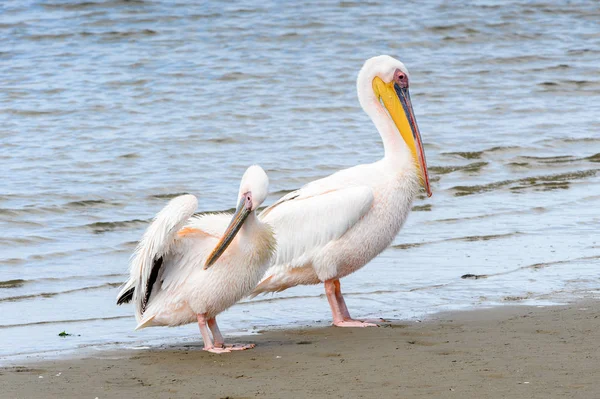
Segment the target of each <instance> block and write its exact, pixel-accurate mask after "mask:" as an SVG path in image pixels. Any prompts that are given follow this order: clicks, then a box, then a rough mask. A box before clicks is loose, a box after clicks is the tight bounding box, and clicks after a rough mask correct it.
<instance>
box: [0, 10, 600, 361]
mask: <svg viewBox="0 0 600 399" xmlns="http://www.w3.org/2000/svg"><path fill="white" fill-rule="evenodd" d="M563 3H564V4H563ZM0 10H1V11H0V34H1V38H2V46H1V47H0V81H1V82H2V90H1V91H0V122H1V123H0V140H1V141H0V144H1V146H0V163H1V164H0V165H1V168H2V182H3V184H2V188H1V190H0V231H1V232H0V251H1V252H0V315H2V317H1V318H0V362H2V361H10V359H15V358H16V357H15V356H17V357H23V356H24V355H27V354H39V353H40V352H44V353H49V352H48V351H57V350H58V351H62V350H70V349H76V348H81V347H88V346H92V347H93V348H102V347H106V345H118V346H121V345H125V346H139V345H146V344H148V343H150V344H157V343H162V342H171V341H173V340H176V341H181V340H197V339H199V334H198V333H197V327H196V326H194V325H189V326H184V327H180V328H175V329H168V328H153V329H146V330H143V331H139V332H133V331H132V329H133V327H134V326H135V320H134V318H133V316H132V309H131V308H130V307H117V306H115V304H114V301H115V295H116V293H117V290H118V288H117V287H118V286H119V285H120V283H121V282H122V281H123V280H124V279H125V278H126V274H125V273H126V269H127V262H128V258H129V256H130V254H131V252H132V250H133V248H134V246H135V243H136V240H137V239H139V237H140V236H141V234H142V232H143V229H144V228H145V226H146V225H147V222H148V220H149V219H150V218H151V217H152V216H153V215H154V214H155V213H156V212H157V211H158V210H159V209H160V208H161V207H162V206H164V205H165V203H166V201H167V200H168V199H169V198H172V197H173V196H176V195H178V194H180V193H193V194H196V195H198V196H199V199H200V211H214V210H223V209H228V208H231V207H232V206H233V205H234V202H235V198H234V197H235V194H236V192H237V185H238V182H239V179H240V177H241V175H242V173H243V171H244V169H245V168H246V167H247V166H248V165H250V164H252V163H260V164H261V165H262V166H263V167H264V168H265V169H266V170H267V172H268V174H269V176H270V179H271V189H272V194H271V196H270V197H269V198H268V200H267V202H268V203H271V202H273V201H274V200H275V199H276V198H278V197H279V196H281V195H282V194H283V193H285V192H288V191H289V190H292V189H295V188H297V187H299V186H300V185H302V184H303V183H306V182H308V181H310V180H313V179H315V178H319V177H323V176H326V175H328V174H331V173H332V172H334V171H336V170H339V169H341V168H345V167H349V166H352V165H355V164H358V163H365V162H371V161H374V160H377V159H378V158H380V157H381V156H382V154H383V152H382V147H381V142H380V138H379V136H378V134H377V132H376V130H375V128H374V126H373V125H372V123H371V122H370V121H369V119H368V117H367V116H366V115H365V114H364V113H363V112H362V110H361V109H360V107H359V105H358V101H357V99H356V93H355V78H356V75H357V72H358V70H359V68H360V67H361V65H362V63H363V62H364V60H365V59H367V58H369V57H371V56H373V55H378V54H381V53H387V54H390V55H394V56H396V57H398V58H400V59H401V60H402V61H404V63H405V64H406V65H407V66H408V68H409V70H410V71H411V80H412V86H411V96H412V100H413V105H414V106H415V112H416V116H417V119H418V122H419V126H420V128H421V132H422V135H423V140H424V142H425V148H426V152H427V158H428V163H429V165H430V172H431V176H432V188H433V191H434V196H433V197H432V198H431V199H425V198H424V197H421V198H419V199H418V200H417V201H416V203H415V208H414V209H413V213H412V214H411V216H410V218H409V220H408V222H407V223H406V225H405V227H404V229H403V230H402V232H401V233H400V235H399V236H398V237H397V239H396V241H395V242H394V245H393V246H392V247H391V248H390V249H388V250H387V251H386V252H384V253H383V254H382V255H381V256H380V257H378V258H377V259H375V260H373V261H372V262H371V263H370V264H369V265H368V266H367V267H365V268H364V269H362V270H360V271H359V272H357V273H355V274H353V275H351V276H349V277H347V278H346V279H345V280H344V281H343V288H344V290H345V292H347V293H348V299H347V300H348V303H349V306H350V308H351V310H352V311H353V313H354V314H355V315H356V316H361V317H369V316H383V317H388V318H404V319H411V318H418V317H421V316H423V315H424V314H426V313H430V312H435V311H438V310H443V309H456V308H466V307H470V306H476V305H490V304H499V303H505V302H511V303H514V302H523V301H528V302H531V301H533V302H534V303H544V304H545V303H550V302H555V301H558V300H562V299H565V298H567V299H568V298H573V297H580V296H588V295H596V293H597V289H598V284H599V283H600V278H599V277H600V276H599V273H598V266H599V265H600V261H599V257H600V243H599V242H598V238H597V237H598V236H597V234H598V223H599V221H600V216H599V212H598V209H600V173H599V172H600V119H599V118H598V115H600V75H599V74H598V60H599V59H600V25H599V24H598V21H600V3H598V2H595V1H570V2H553V1H539V2H535V1H528V2H510V1H506V2H505V1H502V2H500V1H478V2H474V4H472V5H470V6H460V7H457V6H456V5H455V4H454V3H453V2H450V1H432V0H430V1H419V2H416V1H415V2H410V1H409V2H403V3H402V4H401V5H397V6H395V5H393V4H391V3H390V2H379V1H372V2H366V3H364V2H352V1H343V2H328V3H327V4H326V5H325V4H323V2H321V1H314V2H313V1H300V2H295V3H294V4H287V3H283V2H281V3H279V2H270V1H261V2H250V1H241V2H234V3H231V4H220V3H217V2H214V3H212V4H203V5H194V2H189V3H187V2H178V3H177V2H174V1H124V0H110V1H100V0H94V1H85V2H83V1H75V0H73V1H64V0H63V1H61V0H49V1H39V0H30V1H21V0H19V1H16V0H8V1H4V2H3V3H2V5H0ZM464 274H474V275H484V276H482V278H478V279H461V276H462V275H464ZM322 292H323V289H322V287H321V286H314V287H297V288H294V289H290V290H288V291H286V292H284V293H281V294H276V295H274V296H267V297H259V298H257V299H255V300H252V301H246V302H243V303H241V304H239V305H237V306H235V307H233V308H232V309H230V310H229V311H227V312H226V313H225V314H223V315H222V317H221V325H222V329H223V330H225V331H227V332H235V331H237V332H242V331H253V330H254V329H259V328H264V327H269V328H272V326H286V325H298V324H314V323H315V322H317V321H321V323H326V321H327V320H329V317H330V315H329V308H328V306H327V303H326V300H325V298H324V297H323V296H322ZM63 330H65V331H66V332H68V333H71V334H73V335H72V336H69V337H65V338H61V337H59V336H58V333H59V332H61V331H63Z"/></svg>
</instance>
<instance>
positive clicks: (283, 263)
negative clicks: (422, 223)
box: [252, 55, 431, 327]
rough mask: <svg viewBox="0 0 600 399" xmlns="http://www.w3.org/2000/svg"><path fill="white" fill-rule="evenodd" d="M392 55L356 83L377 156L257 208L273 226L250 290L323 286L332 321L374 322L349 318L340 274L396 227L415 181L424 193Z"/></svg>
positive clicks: (418, 152)
mask: <svg viewBox="0 0 600 399" xmlns="http://www.w3.org/2000/svg"><path fill="white" fill-rule="evenodd" d="M409 82H410V77H409V74H408V70H407V69H406V67H405V66H404V64H403V63H401V62H400V61H398V60H396V59H394V58H392V57H390V56H387V55H381V56H378V57H373V58H371V59H369V60H367V61H366V62H365V64H364V66H363V67H362V69H361V70H360V72H359V74H358V79H357V82H356V88H357V91H358V99H359V101H360V105H361V106H362V108H363V110H364V111H365V112H366V113H367V115H369V116H370V117H371V120H372V121H373V123H374V124H375V127H376V128H377V130H378V131H379V134H380V135H381V139H382V141H383V147H384V150H385V155H384V157H383V159H381V160H379V161H377V162H375V163H371V164H367V165H358V166H355V167H352V168H349V169H345V170H342V171H339V172H337V173H335V174H333V175H331V176H329V177H326V178H323V179H320V180H316V181H313V182H310V183H308V184H307V185H305V186H304V187H302V188H301V189H299V190H296V191H294V192H291V193H289V194H287V195H286V196H284V197H283V198H281V199H280V200H279V201H277V202H275V203H274V204H273V205H271V206H270V207H268V208H267V209H265V210H264V211H263V212H262V214H261V216H260V217H261V220H263V221H264V222H266V223H268V224H270V225H271V226H273V228H274V230H275V237H276V239H277V252H276V257H275V263H274V265H273V266H271V267H270V268H269V270H268V271H267V273H266V274H265V277H264V278H263V280H262V281H261V283H260V284H259V285H258V286H257V287H256V289H255V290H254V291H253V293H252V296H255V295H258V294H260V293H264V292H277V291H283V290H285V289H287V288H290V287H293V286H296V285H301V284H318V283H320V282H323V283H324V284H325V293H326V295H327V299H328V301H329V306H330V307H331V313H332V315H333V324H334V325H336V326H340V327H366V326H375V324H372V323H365V322H362V321H359V320H353V319H352V318H351V317H350V314H349V312H348V309H347V307H346V304H345V302H344V298H343V296H342V292H341V290H340V278H342V277H344V276H347V275H349V274H350V273H352V272H355V271H356V270H358V269H360V268H361V267H363V266H364V265H365V264H367V263H368V262H369V261H370V260H371V259H373V258H374V257H375V256H377V255H378V254H379V253H380V252H382V251H383V250H384V249H385V248H386V247H388V246H389V245H390V243H391V242H392V240H393V239H394V237H396V234H397V233H398V232H399V231H400V228H401V227H402V225H403V223H404V221H405V220H406V217H407V215H408V213H409V211H410V209H411V204H412V202H413V200H414V198H415V196H416V195H417V193H418V191H419V186H420V184H422V185H423V186H424V188H425V190H426V192H427V195H428V196H431V188H430V186H429V177H428V174H427V164H426V162H425V154H424V152H423V145H422V143H421V136H420V133H419V128H418V127H417V122H416V120H415V116H414V113H413V109H412V104H411V100H410V95H409V92H408V87H409Z"/></svg>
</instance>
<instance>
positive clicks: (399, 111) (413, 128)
mask: <svg viewBox="0 0 600 399" xmlns="http://www.w3.org/2000/svg"><path fill="white" fill-rule="evenodd" d="M357 82H358V91H359V99H360V101H361V106H362V107H363V108H364V109H366V105H365V104H363V101H366V100H367V99H368V98H370V97H372V96H361V95H360V94H361V91H362V90H365V88H364V87H361V86H360V85H361V82H370V86H371V87H369V88H367V90H369V89H372V90H373V94H374V95H375V97H376V99H377V100H378V101H380V102H381V104H383V106H384V107H385V109H386V110H387V112H388V114H389V116H390V117H391V118H392V120H393V121H394V124H395V125H396V128H397V129H398V132H400V135H401V136H402V138H403V139H404V142H405V143H406V145H407V146H408V148H409V149H410V151H411V153H412V156H413V159H414V162H415V164H416V167H417V168H418V169H420V172H421V173H420V175H421V176H420V177H421V183H422V185H423V187H424V188H425V191H426V192H427V196H428V197H431V187H430V186H429V175H428V173H427V162H426V161H425V152H424V150H423V143H422V142H421V133H420V132H419V127H418V126H417V120H416V119H415V114H414V111H413V107H412V102H411V100H410V94H409V91H408V88H409V82H410V75H409V73H408V69H407V68H406V66H404V64H403V63H401V62H400V61H398V60H397V59H395V58H392V57H390V56H389V55H380V56H377V57H373V58H370V59H368V60H367V61H366V62H365V64H364V66H363V67H362V69H361V70H360V72H359V74H358V80H357Z"/></svg>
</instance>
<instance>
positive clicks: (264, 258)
mask: <svg viewBox="0 0 600 399" xmlns="http://www.w3.org/2000/svg"><path fill="white" fill-rule="evenodd" d="M268 187H269V179H268V177H267V175H266V173H265V172H264V171H263V170H262V169H261V168H260V166H256V165H255V166H251V167H250V168H248V169H247V170H246V172H245V173H244V176H243V177H242V181H241V184H240V189H239V192H238V197H237V199H238V202H237V208H236V211H235V213H234V214H233V215H226V214H212V215H202V216H198V217H192V215H193V214H194V212H195V211H196V208H197V206H198V201H197V199H196V197H195V196H193V195H182V196H179V197H176V198H174V199H172V200H171V201H170V202H169V203H168V204H167V205H166V206H165V207H164V208H163V209H162V210H161V211H160V212H159V213H158V214H157V215H156V218H155V219H154V221H153V222H152V223H151V224H150V226H149V227H148V229H147V230H146V232H145V233H144V236H143V237H142V240H141V241H140V243H139V244H138V246H137V249H136V251H135V253H134V255H133V258H132V261H131V266H130V278H129V280H128V282H127V283H126V284H125V285H124V286H123V288H122V289H121V292H120V293H119V295H118V296H117V304H119V305H120V304H122V303H126V302H129V301H131V300H133V302H134V303H135V315H136V319H137V321H138V326H137V328H136V329H140V328H144V327H151V326H178V325H182V324H188V323H193V322H196V321H197V322H198V326H199V327H200V333H201V334H202V339H203V340H204V350H206V351H209V352H213V353H225V352H231V351H232V350H243V349H249V348H252V347H254V345H253V344H249V345H225V342H224V340H223V336H222V335H221V332H220V331H219V327H218V326H217V321H216V319H215V317H216V316H217V315H218V314H219V313H221V312H222V311H224V310H225V309H227V308H229V307H231V306H232V305H233V304H235V303H236V302H237V301H239V300H240V299H242V298H243V297H245V296H247V295H248V294H249V293H250V292H251V291H252V289H253V288H255V287H256V284H257V283H258V282H259V281H260V279H261V277H262V276H263V275H264V273H265V271H266V270H267V268H268V266H269V264H270V263H271V259H272V257H273V254H274V250H275V238H274V233H273V230H272V229H271V227H269V225H267V224H265V223H264V222H262V221H260V220H259V219H258V217H257V216H256V208H258V207H259V206H260V205H261V204H262V202H263V201H264V199H265V198H266V196H267V193H268ZM209 329H210V331H211V332H212V337H213V339H214V342H213V340H211V337H210V335H209V331H208V330H209Z"/></svg>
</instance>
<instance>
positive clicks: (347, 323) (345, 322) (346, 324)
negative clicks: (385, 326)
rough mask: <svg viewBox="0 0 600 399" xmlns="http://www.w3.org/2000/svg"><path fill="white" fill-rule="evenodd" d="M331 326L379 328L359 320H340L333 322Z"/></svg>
mask: <svg viewBox="0 0 600 399" xmlns="http://www.w3.org/2000/svg"><path fill="white" fill-rule="evenodd" d="M333 325H334V326H336V327H379V326H378V325H377V324H375V323H367V322H365V321H361V320H342V321H337V322H336V321H334V322H333Z"/></svg>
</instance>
